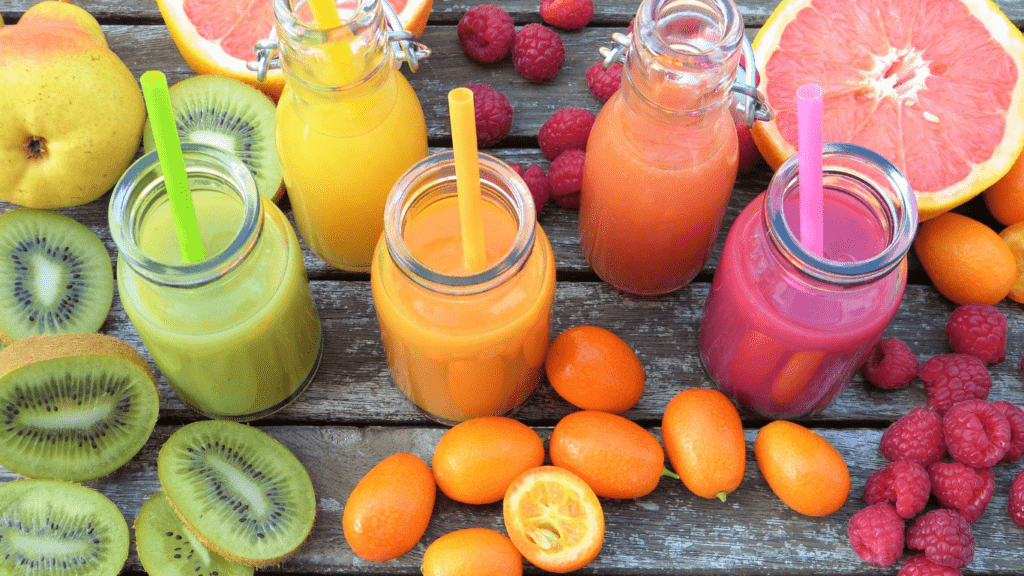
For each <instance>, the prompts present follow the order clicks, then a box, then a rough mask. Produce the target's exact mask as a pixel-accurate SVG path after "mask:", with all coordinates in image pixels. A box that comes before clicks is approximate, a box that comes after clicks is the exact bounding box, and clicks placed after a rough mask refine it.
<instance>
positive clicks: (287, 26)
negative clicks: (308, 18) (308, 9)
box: [274, 0, 383, 45]
mask: <svg viewBox="0 0 1024 576" xmlns="http://www.w3.org/2000/svg"><path fill="white" fill-rule="evenodd" d="M381 1H382V0H355V8H354V9H353V11H352V17H351V18H349V19H347V20H345V19H342V21H341V24H339V25H338V26H336V27H334V28H330V29H324V28H319V27H318V26H317V25H316V24H315V23H314V22H305V21H303V20H302V19H300V18H299V17H298V15H297V9H298V6H299V5H301V4H308V2H307V1H306V0H298V1H297V2H296V3H295V4H296V8H292V0H274V17H275V18H276V19H277V23H278V24H279V26H280V27H281V28H283V29H284V30H285V31H286V32H287V33H288V35H289V36H290V37H293V38H297V39H299V40H300V41H301V42H302V43H304V44H311V45H315V44H326V43H327V42H329V41H330V37H331V35H332V33H334V31H335V30H342V29H345V28H347V29H350V30H351V29H352V27H353V25H354V26H356V27H358V28H362V27H365V26H367V25H369V23H370V22H372V21H373V18H374V17H375V16H376V15H377V12H378V6H377V5H378V3H379V2H381ZM381 18H382V19H383V15H381Z"/></svg>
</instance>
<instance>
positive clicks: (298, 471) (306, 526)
mask: <svg viewBox="0 0 1024 576" xmlns="http://www.w3.org/2000/svg"><path fill="white" fill-rule="evenodd" d="M157 475H158V476H159V477H160V484H161V485H162V486H163V489H164V492H165V493H166V494H167V499H168V500H169V501H170V503H171V506H172V507H173V508H174V510H175V511H176V512H177V513H178V516H179V517H180V518H181V519H182V520H183V521H184V522H185V525H186V526H187V527H188V528H189V529H190V530H191V531H192V532H193V533H194V534H196V535H197V536H198V537H199V539H200V540H201V541H202V542H203V544H205V545H206V546H207V547H208V548H210V549H211V550H213V551H215V552H217V553H219V554H221V555H222V556H224V557H226V558H229V559H231V560H234V561H236V562H240V563H242V564H246V565H248V566H256V567H260V566H270V565H273V564H277V563H279V562H281V561H282V560H284V559H285V558H286V557H288V556H289V555H291V554H292V553H293V552H294V551H295V550H297V549H298V547H299V546H301V545H302V543H303V542H304V541H305V539H306V537H307V536H309V533H310V531H311V530H312V529H313V520H314V517H315V516H316V496H315V494H314V493H313V483H312V481H310V478H309V473H308V472H307V471H306V469H305V467H303V465H302V463H301V462H299V460H298V459H297V458H296V457H295V455H294V454H292V453H291V451H290V450H288V448H287V447H285V446H284V445H283V444H281V443H280V442H278V441H277V440H275V439H274V438H272V437H271V436H270V435H269V434H267V433H266V432H263V431H262V430H259V429H258V428H253V427H252V426H248V425H245V424H239V423H237V422H231V421H228V420H203V421H199V422H193V423H191V424H188V425H185V426H183V427H181V428H179V429H178V430H177V431H175V432H174V433H173V434H171V436H170V438H168V439H167V442H165V443H164V445H163V447H161V448H160V455H159V456H158V457H157Z"/></svg>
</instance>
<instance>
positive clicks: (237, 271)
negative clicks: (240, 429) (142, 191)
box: [117, 188, 321, 420]
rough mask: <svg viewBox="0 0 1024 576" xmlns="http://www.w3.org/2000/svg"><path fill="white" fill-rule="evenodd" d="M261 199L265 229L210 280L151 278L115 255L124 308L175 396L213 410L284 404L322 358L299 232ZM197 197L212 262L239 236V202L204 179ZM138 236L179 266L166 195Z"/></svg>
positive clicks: (146, 248)
mask: <svg viewBox="0 0 1024 576" xmlns="http://www.w3.org/2000/svg"><path fill="white" fill-rule="evenodd" d="M259 201H260V202H261V203H262V208H263V218H262V231H260V232H259V233H258V234H257V235H256V238H255V239H254V241H255V244H254V245H253V246H252V248H251V251H250V252H249V253H248V255H245V256H244V257H234V256H233V257H232V258H230V259H229V260H231V261H234V262H235V264H234V265H233V266H231V267H230V268H229V269H227V270H226V271H223V270H219V271H218V274H216V275H215V277H214V278H213V279H211V280H210V281H208V282H205V283H202V284H199V285H190V286H171V285H165V284H161V283H159V282H153V281H151V280H150V279H147V278H146V277H144V276H143V275H140V274H139V273H138V272H137V271H136V270H135V269H133V267H132V266H131V265H130V264H129V262H128V261H127V260H126V258H125V257H124V256H123V254H122V256H121V257H119V258H118V272H117V280H118V290H119V292H120V295H121V300H122V302H123V304H124V308H125V311H126V312H127V313H128V317H129V318H130V319H131V321H132V323H133V324H134V325H135V328H136V329H137V330H138V332H139V336H141V338H142V341H143V343H144V344H145V345H146V348H147V349H148V350H149V353H150V354H151V355H152V357H153V360H154V361H155V362H156V364H157V367H158V368H159V369H160V371H161V372H162V374H163V376H164V377H165V378H166V379H167V381H168V382H169V383H170V384H171V386H172V387H173V388H174V390H175V392H176V393H177V394H178V396H179V397H181V399H182V400H183V401H184V402H186V403H187V404H190V405H191V406H192V407H194V408H196V409H197V410H199V411H200V412H202V413H203V414H204V415H206V416H209V417H214V418H230V419H238V420H249V419H254V418H259V417H261V416H264V415H266V414H269V413H270V412H273V411H275V410H277V409H280V408H282V407H283V406H285V405H287V404H288V403H289V402H291V401H292V400H294V399H295V398H296V397H297V396H298V394H299V393H300V392H301V391H302V390H303V389H304V388H305V386H306V385H308V383H309V379H310V378H311V377H312V374H313V373H314V372H315V370H316V367H317V364H318V362H319V358H320V351H321V330H320V320H319V316H318V313H317V310H316V307H315V305H314V304H313V299H312V295H311V293H310V290H309V282H308V279H307V277H306V270H305V267H304V266H303V261H302V254H301V252H300V249H299V242H298V238H297V237H296V236H295V233H294V231H293V230H292V228H291V225H290V224H289V223H288V221H287V219H286V218H285V217H284V215H283V214H282V213H281V211H280V210H279V209H278V208H277V207H276V206H275V205H274V203H273V202H270V201H268V200H267V199H265V198H260V200H259ZM193 202H194V204H195V207H196V213H197V216H198V220H199V228H200V232H201V235H202V237H203V244H204V246H205V248H206V254H207V261H211V262H216V261H217V260H218V256H219V255H221V254H222V253H223V252H224V251H225V249H229V245H232V244H233V241H235V239H236V237H237V236H239V230H240V227H241V226H242V220H243V206H242V203H241V201H240V199H239V198H238V197H237V196H234V195H232V194H230V193H224V192H223V191H219V190H215V189H202V188H199V189H195V190H193ZM136 240H137V244H138V249H140V250H141V252H142V254H144V255H145V256H146V257H148V258H150V259H152V260H153V261H155V262H156V263H158V264H160V265H168V266H172V267H173V266H181V255H180V252H179V248H178V241H177V237H176V232H175V226H174V223H173V220H172V216H171V211H170V206H169V204H168V203H167V202H163V203H162V204H161V203H156V204H155V205H154V207H152V208H151V209H150V210H149V211H148V213H147V214H146V216H144V217H143V219H142V221H141V225H140V227H139V230H138V233H137V237H136ZM230 249H231V250H234V247H233V246H232V248H230ZM220 272H223V273H220Z"/></svg>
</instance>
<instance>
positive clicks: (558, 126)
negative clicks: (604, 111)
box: [537, 108, 597, 160]
mask: <svg viewBox="0 0 1024 576" xmlns="http://www.w3.org/2000/svg"><path fill="white" fill-rule="evenodd" d="M596 119H597V116H594V113H593V112H591V111H590V110H585V109H583V108H560V109H558V110H556V111H555V113H554V114H552V115H551V117H550V118H548V119H547V121H546V122H544V125H543V126H541V127H540V131H538V132H537V143H538V144H540V151H541V152H543V153H544V156H546V157H547V159H548V160H554V159H555V158H558V157H559V156H560V155H561V154H562V152H565V151H566V150H574V149H575V150H586V149H587V138H588V137H589V136H590V128H591V127H592V126H593V125H594V120H596Z"/></svg>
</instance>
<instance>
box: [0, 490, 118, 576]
mask: <svg viewBox="0 0 1024 576" xmlns="http://www.w3.org/2000/svg"><path fill="white" fill-rule="evenodd" d="M127 559H128V523H127V522H125V520H124V516H123V515H122V514H121V511H120V510H118V509H117V506H115V505H114V503H113V502H111V501H110V500H109V499H108V498H107V497H106V496H104V495H103V494H100V493H99V492H97V491H95V490H93V489H92V488H87V487H85V486H82V485H81V484H73V483H70V482H64V481H61V480H15V481H14V482H8V483H6V484H0V574H4V575H5V576H40V575H43V574H55V575H56V574H59V575H61V576H114V575H116V574H117V573H119V572H120V571H121V569H122V568H123V567H124V563H125V560H127Z"/></svg>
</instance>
